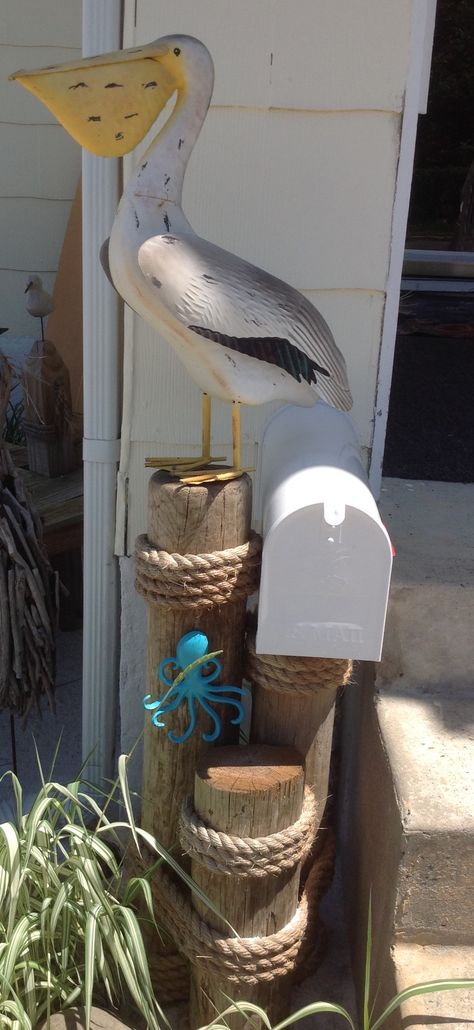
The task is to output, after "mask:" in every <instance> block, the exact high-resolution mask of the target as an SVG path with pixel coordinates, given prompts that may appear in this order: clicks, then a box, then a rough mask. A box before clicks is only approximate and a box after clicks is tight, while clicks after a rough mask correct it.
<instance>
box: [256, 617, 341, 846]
mask: <svg viewBox="0 0 474 1030" xmlns="http://www.w3.org/2000/svg"><path fill="white" fill-rule="evenodd" d="M278 661H279V659H278V657H276V656H272V657H271V658H269V657H268V656H266V655H256V654H255V640H254V638H252V637H251V638H250V639H249V641H248V660H247V667H248V671H247V675H248V677H249V679H251V681H252V687H253V689H252V729H251V740H252V743H255V744H274V745H277V744H278V745H287V746H288V747H295V748H296V749H297V750H298V751H299V753H300V754H301V755H302V757H303V759H304V765H305V783H306V786H307V787H311V788H312V790H313V793H314V797H315V800H316V804H317V822H316V826H315V834H316V831H317V828H318V826H319V823H320V821H321V818H322V815H323V812H324V807H325V804H326V800H327V797H328V783H329V764H330V760H331V746H332V735H333V725H334V710H335V703H336V695H337V691H338V688H339V686H340V685H341V684H343V683H346V682H347V680H348V678H349V676H350V672H351V668H352V663H351V662H348V661H345V660H343V659H326V658H324V659H323V658H299V657H296V658H295V657H293V658H284V657H283V658H281V663H282V665H283V663H286V665H287V671H286V672H283V679H285V678H286V682H287V685H288V689H287V690H286V691H285V692H280V690H277V689H274V690H272V689H271V677H272V666H273V663H274V662H276V663H278ZM302 677H304V680H305V683H306V684H308V683H310V682H311V679H312V677H314V687H311V689H310V691H309V692H307V693H299V692H298V680H299V679H301V678H302ZM259 680H260V682H259ZM262 681H265V683H266V684H267V685H266V686H265V687H264V686H263V685H262ZM292 684H293V686H294V689H293V690H292ZM319 684H320V685H319ZM276 686H278V684H276Z"/></svg>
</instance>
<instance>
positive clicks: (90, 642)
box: [82, 0, 122, 782]
mask: <svg viewBox="0 0 474 1030" xmlns="http://www.w3.org/2000/svg"><path fill="white" fill-rule="evenodd" d="M121 6H122V5H121V3H120V0H100V3H97V0H83V14H82V25H83V36H82V47H83V55H84V56H85V57H88V56H90V55H91V54H97V53H102V52H103V51H107V50H118V49H120V46H121V27H122V11H121ZM119 175H120V170H119V162H118V161H117V160H112V159H109V160H104V159H103V158H99V157H95V156H94V155H93V154H89V153H87V152H85V151H83V157H82V200H83V204H82V226H83V228H82V248H83V250H82V279H83V322H84V342H83V348H84V445H83V459H84V642H83V674H82V675H83V714H82V753H83V757H84V758H87V757H88V756H89V755H90V753H91V752H93V753H92V756H91V758H90V759H89V761H88V765H87V775H88V776H89V777H90V778H91V779H93V780H94V781H95V782H100V781H101V780H102V779H103V777H110V776H111V775H112V773H113V769H114V749H115V737H116V717H117V704H118V669H119V639H120V638H119V569H118V561H117V558H116V557H115V556H114V532H115V494H116V478H117V461H118V458H119V440H118V435H119V427H120V398H121V375H120V374H119V369H120V368H121V345H120V323H119V302H118V298H117V295H116V294H115V293H114V291H113V289H112V287H111V286H110V285H109V283H108V281H107V279H106V277H105V275H104V273H103V271H102V269H101V267H100V263H99V250H100V247H101V245H102V243H103V241H104V240H105V239H106V238H107V237H108V236H109V234H110V229H111V226H112V222H113V218H114V215H115V211H116V209H117V204H118V201H119V185H120V180H119Z"/></svg>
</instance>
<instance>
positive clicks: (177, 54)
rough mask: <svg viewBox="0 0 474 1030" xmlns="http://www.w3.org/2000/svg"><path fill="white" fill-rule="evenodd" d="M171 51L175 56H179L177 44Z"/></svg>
mask: <svg viewBox="0 0 474 1030" xmlns="http://www.w3.org/2000/svg"><path fill="white" fill-rule="evenodd" d="M173 53H174V54H175V55H176V57H179V55H180V53H181V50H180V49H179V46H175V48H174V50H173Z"/></svg>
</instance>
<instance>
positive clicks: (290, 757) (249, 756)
mask: <svg viewBox="0 0 474 1030" xmlns="http://www.w3.org/2000/svg"><path fill="white" fill-rule="evenodd" d="M197 776H198V777H199V779H201V780H203V781H204V782H206V783H207V785H208V786H209V787H212V789H213V790H215V791H218V790H222V791H226V792H228V791H232V793H233V794H235V793H236V792H242V793H248V792H249V791H251V792H252V794H259V793H262V794H265V795H267V794H268V792H269V791H272V789H275V788H278V790H280V789H281V785H282V783H285V782H286V783H288V782H291V781H292V780H299V779H301V776H302V758H301V755H300V754H299V752H298V751H296V750H295V748H291V747H276V748H275V747H270V746H267V745H265V744H259V745H258V746H252V745H251V746H250V747H246V748H242V747H239V746H235V747H216V748H213V750H212V752H211V754H210V755H208V756H206V757H205V758H204V759H203V760H202V761H201V762H200V764H199V766H198V770H197Z"/></svg>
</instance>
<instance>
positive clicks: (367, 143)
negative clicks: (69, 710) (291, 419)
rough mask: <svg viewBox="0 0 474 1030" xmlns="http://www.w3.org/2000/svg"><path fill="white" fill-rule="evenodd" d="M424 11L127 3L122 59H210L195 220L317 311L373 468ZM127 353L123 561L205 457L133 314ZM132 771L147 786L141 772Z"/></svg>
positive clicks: (275, 0) (185, 380)
mask: <svg viewBox="0 0 474 1030" xmlns="http://www.w3.org/2000/svg"><path fill="white" fill-rule="evenodd" d="M421 2H423V0H421ZM429 2H431V0H429ZM416 3H418V4H419V3H420V0H297V2H295V0H259V2H258V3H255V0H238V2H236V0H219V2H216V0H174V2H173V3H172V4H170V3H168V2H165V0H136V2H135V0H126V4H125V40H124V45H126V46H132V45H134V44H135V43H142V42H145V41H149V40H152V39H153V38H157V37H158V36H161V35H164V34H166V33H171V32H184V33H188V34H191V35H195V36H197V37H199V38H200V39H202V40H203V41H204V42H205V43H206V45H207V46H208V48H209V50H210V52H211V54H212V56H213V59H214V62H215V70H216V78H215V90H214V96H213V101H212V105H211V109H210V112H209V115H208V117H207V119H206V122H205V125H204V127H203V130H202V134H201V136H200V138H199V140H198V143H197V146H196V148H195V151H194V153H193V156H192V158H191V162H190V165H189V169H188V174H187V177H186V181H185V196H184V204H185V209H186V212H187V215H188V217H189V219H190V221H191V223H192V224H193V226H194V228H195V229H196V230H197V231H198V232H199V233H201V234H202V235H204V236H206V237H208V238H209V239H211V240H213V241H215V242H216V243H218V244H219V245H221V246H224V247H226V248H228V249H229V250H231V251H233V252H235V253H237V254H239V255H241V256H242V257H244V258H247V259H249V260H251V261H254V262H255V263H256V264H258V265H261V266H262V267H263V268H266V269H268V270H269V271H270V272H272V273H274V274H275V275H277V276H279V277H280V278H283V279H286V280H287V281H288V282H290V283H292V284H293V285H294V286H296V287H297V288H298V289H300V290H303V291H304V292H305V293H306V294H307V295H308V296H309V297H310V299H311V300H312V301H313V302H314V303H315V304H316V305H317V307H319V308H320V310H321V311H322V313H323V314H324V316H325V317H326V318H327V320H328V322H329V324H330V325H331V327H332V329H333V332H334V335H335V337H336V340H337V342H338V344H339V346H340V347H341V349H342V350H343V352H344V354H345V356H346V359H347V363H348V369H349V377H350V381H351V385H352V389H353V393H354V411H353V415H354V419H355V423H356V426H357V429H358V432H359V435H360V439H361V443H362V446H363V447H364V449H365V452H366V455H367V459H368V458H369V454H370V448H371V444H372V436H373V420H374V401H375V394H376V386H377V374H378V365H379V356H380V342H381V334H382V323H383V318H384V309H385V300H386V292H385V291H386V286H387V276H388V270H389V262H390V249H391V239H392V218H393V208H394V196H395V185H396V179H397V166H398V158H399V147H400V135H401V125H402V115H403V109H404V97H405V89H406V84H407V79H408V69H409V63H410V46H411V40H412V24H413V13H414V7H415V4H416ZM415 56H416V55H415ZM419 60H420V65H421V61H422V53H421V49H420V55H419ZM126 170H127V163H126ZM124 344H125V371H124V422H123V432H122V457H121V469H120V476H119V506H118V515H119V517H118V532H117V550H118V551H119V553H120V551H121V550H122V548H123V550H124V552H125V554H127V553H131V551H132V550H133V545H134V540H135V537H136V535H137V534H138V533H140V532H143V531H144V529H145V528H146V504H147V480H148V475H149V474H148V472H147V471H146V470H145V469H144V467H143V463H144V459H145V457H146V455H148V454H160V453H161V454H164V453H168V454H169V453H173V452H174V453H189V452H190V450H191V453H194V452H197V450H198V446H199V431H200V429H199V426H200V394H199V391H198V389H197V388H196V387H195V386H194V384H193V382H192V381H191V379H190V378H189V376H188V375H187V373H186V372H185V371H184V370H183V368H182V367H181V365H180V363H179V362H178V360H177V359H176V357H175V355H174V354H173V353H172V351H171V350H170V348H169V347H168V346H167V344H166V343H164V342H162V341H160V339H159V337H158V335H157V334H156V333H154V332H152V331H151V329H149V328H148V327H147V326H146V325H145V324H144V323H143V322H142V321H141V320H139V319H138V318H136V317H135V316H134V315H133V314H132V313H131V312H127V313H126V317H125V333H124ZM267 416H268V408H267V409H265V408H254V409H247V411H246V412H245V415H244V440H245V453H244V459H245V461H246V462H249V463H252V464H254V463H255V457H256V443H257V441H258V438H259V433H260V430H261V427H262V424H263V422H264V421H265V420H266V418H267ZM213 428H214V439H215V442H216V452H218V453H221V452H222V451H221V448H222V445H223V444H224V445H228V443H229V439H230V417H229V412H228V410H226V405H224V404H220V403H216V404H215V419H214V427H213ZM125 498H128V502H127V513H126V514H127V518H126V519H125V507H126V505H125ZM257 515H258V513H257ZM127 524H128V530H127V533H125V527H126V526H127ZM121 567H122V603H123V605H125V606H126V607H125V608H124V609H123V610H124V611H126V618H123V619H122V668H121V717H122V743H123V746H124V747H127V748H128V747H129V746H130V744H131V743H132V742H133V740H134V739H136V737H137V735H138V733H139V732H140V729H141V727H142V725H143V713H142V705H141V700H142V697H143V694H144V693H145V690H144V683H145V664H144V660H143V661H140V659H139V654H141V651H140V649H137V646H136V642H137V640H141V641H142V642H143V640H144V605H143V604H142V603H141V601H140V600H139V599H138V598H137V597H136V596H135V598H134V601H133V603H132V604H130V592H132V593H133V570H132V561H131V559H130V558H127V557H123V558H122V560H121ZM131 655H133V656H134V661H133V663H132V662H131V661H130V656H131ZM140 713H142V714H140ZM135 769H136V773H135V774H133V773H132V778H133V779H134V780H135V785H138V784H139V777H140V762H139V761H137V762H136V765H135Z"/></svg>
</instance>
